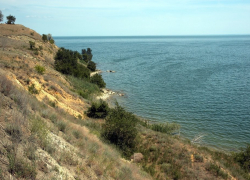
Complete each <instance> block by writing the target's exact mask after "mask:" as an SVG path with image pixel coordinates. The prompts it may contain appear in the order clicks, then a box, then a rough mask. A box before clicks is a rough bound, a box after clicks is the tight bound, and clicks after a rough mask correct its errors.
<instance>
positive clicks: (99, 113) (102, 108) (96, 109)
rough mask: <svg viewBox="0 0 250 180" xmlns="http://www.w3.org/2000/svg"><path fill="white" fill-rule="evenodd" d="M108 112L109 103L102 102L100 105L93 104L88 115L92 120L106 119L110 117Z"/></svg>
mask: <svg viewBox="0 0 250 180" xmlns="http://www.w3.org/2000/svg"><path fill="white" fill-rule="evenodd" d="M108 111H109V107H108V103H106V102H105V101H103V100H101V101H100V102H99V103H92V105H91V107H90V108H89V109H88V111H87V113H86V114H87V116H88V117H92V118H105V117H106V116H107V115H108Z"/></svg>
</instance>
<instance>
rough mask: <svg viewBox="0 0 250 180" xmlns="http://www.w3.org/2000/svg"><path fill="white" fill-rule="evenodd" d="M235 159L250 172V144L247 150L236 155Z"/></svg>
mask: <svg viewBox="0 0 250 180" xmlns="http://www.w3.org/2000/svg"><path fill="white" fill-rule="evenodd" d="M234 159H235V160H236V161H237V162H238V163H239V164H240V165H241V166H242V167H243V168H244V169H245V170H246V171H248V172H250V144H248V146H247V147H246V149H245V150H244V149H242V150H241V152H239V153H235V154H234Z"/></svg>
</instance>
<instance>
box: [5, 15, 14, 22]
mask: <svg viewBox="0 0 250 180" xmlns="http://www.w3.org/2000/svg"><path fill="white" fill-rule="evenodd" d="M6 18H7V22H6V24H15V21H16V18H15V16H12V15H9V16H7V17H6Z"/></svg>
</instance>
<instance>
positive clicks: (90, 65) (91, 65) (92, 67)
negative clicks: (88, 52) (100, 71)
mask: <svg viewBox="0 0 250 180" xmlns="http://www.w3.org/2000/svg"><path fill="white" fill-rule="evenodd" d="M87 68H89V69H90V70H91V71H95V70H96V63H95V62H93V61H90V62H89V63H88V66H87Z"/></svg>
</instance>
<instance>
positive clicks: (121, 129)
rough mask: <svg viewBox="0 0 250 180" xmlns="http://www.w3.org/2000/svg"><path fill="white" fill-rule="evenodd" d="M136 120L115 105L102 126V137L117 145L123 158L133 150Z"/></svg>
mask: <svg viewBox="0 0 250 180" xmlns="http://www.w3.org/2000/svg"><path fill="white" fill-rule="evenodd" d="M137 122H138V119H137V118H136V117H135V116H134V115H133V114H132V113H130V112H127V111H126V110H125V109H124V108H123V107H121V106H119V104H118V103H116V107H115V108H114V109H111V110H110V111H109V114H108V116H107V117H106V122H105V124H104V125H103V131H102V137H104V138H105V139H107V140H108V141H110V142H111V143H113V144H115V145H117V146H118V147H119V148H120V149H121V150H122V151H123V154H124V155H125V156H129V155H131V153H132V152H133V151H134V149H135V145H136V136H137V129H136V124H137Z"/></svg>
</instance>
